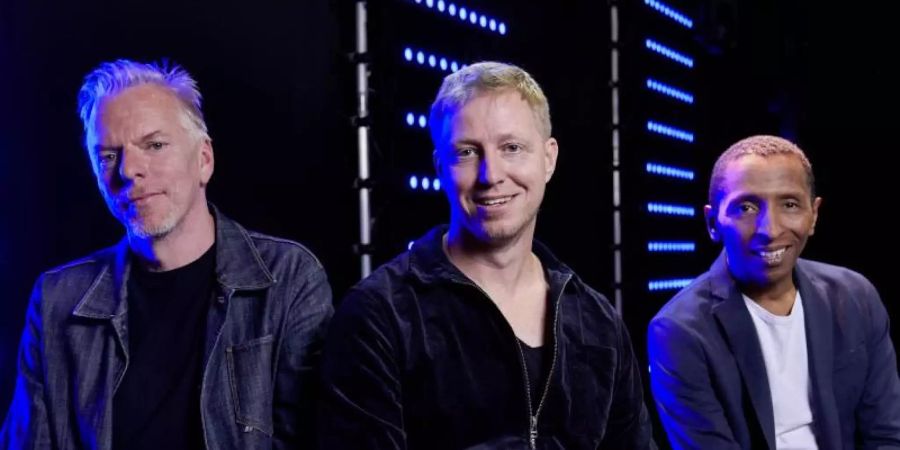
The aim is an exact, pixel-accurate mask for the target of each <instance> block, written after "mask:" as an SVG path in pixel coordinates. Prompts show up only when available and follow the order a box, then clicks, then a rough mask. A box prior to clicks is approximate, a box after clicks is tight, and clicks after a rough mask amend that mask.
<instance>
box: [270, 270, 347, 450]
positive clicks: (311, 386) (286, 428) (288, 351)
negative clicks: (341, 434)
mask: <svg viewBox="0 0 900 450" xmlns="http://www.w3.org/2000/svg"><path fill="white" fill-rule="evenodd" d="M300 283H301V287H300V289H299V290H298V292H297V294H296V298H295V299H294V301H293V302H292V304H291V309H290V310H289V312H288V317H289V319H288V324H287V326H286V329H285V330H284V344H283V348H282V349H281V353H280V354H279V356H278V362H277V370H276V373H275V392H274V398H273V419H274V431H275V432H274V440H273V443H274V447H275V448H278V449H281V448H311V447H314V446H315V440H314V439H312V438H311V436H314V433H315V420H314V419H315V410H316V406H315V404H316V401H317V399H316V394H317V385H318V371H317V370H318V368H319V361H320V359H321V353H322V346H323V342H324V339H325V333H326V331H327V327H328V323H329V321H330V319H331V316H332V314H333V310H334V309H333V306H332V301H331V287H330V286H329V284H328V279H327V277H326V275H325V271H324V269H322V267H321V266H317V267H316V268H315V269H314V270H313V271H311V272H310V273H309V274H308V275H307V277H306V279H305V280H302V281H300ZM301 444H302V445H301Z"/></svg>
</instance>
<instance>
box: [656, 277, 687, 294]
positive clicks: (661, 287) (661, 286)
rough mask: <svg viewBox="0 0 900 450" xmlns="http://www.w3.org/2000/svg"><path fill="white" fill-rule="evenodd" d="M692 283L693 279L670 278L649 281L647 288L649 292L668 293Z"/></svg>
mask: <svg viewBox="0 0 900 450" xmlns="http://www.w3.org/2000/svg"><path fill="white" fill-rule="evenodd" d="M692 281H694V279H693V278H672V279H668V280H650V282H648V283H647V288H648V289H650V290H651V291H670V290H675V289H681V288H683V287H685V286H687V285H689V284H691V282H692Z"/></svg>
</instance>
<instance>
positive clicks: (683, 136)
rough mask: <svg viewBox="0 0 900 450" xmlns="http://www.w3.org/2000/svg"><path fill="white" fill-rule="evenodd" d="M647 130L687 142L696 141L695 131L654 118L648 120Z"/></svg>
mask: <svg viewBox="0 0 900 450" xmlns="http://www.w3.org/2000/svg"><path fill="white" fill-rule="evenodd" d="M647 131H650V132H653V133H656V134H660V135H663V136H666V137H669V138H672V139H678V140H680V141H685V142H694V133H691V132H690V131H686V130H682V129H680V128H675V127H673V126H671V125H664V124H661V123H659V122H654V121H652V120H648V121H647Z"/></svg>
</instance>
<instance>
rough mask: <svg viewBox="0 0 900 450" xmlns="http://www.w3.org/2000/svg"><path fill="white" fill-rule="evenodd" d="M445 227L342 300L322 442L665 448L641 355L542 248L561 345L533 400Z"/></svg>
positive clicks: (603, 303)
mask: <svg viewBox="0 0 900 450" xmlns="http://www.w3.org/2000/svg"><path fill="white" fill-rule="evenodd" d="M445 231H446V227H438V228H435V229H433V230H432V231H431V232H430V233H428V235H426V236H425V237H423V238H422V239H419V240H418V241H416V243H415V244H413V247H412V250H411V251H410V252H408V253H405V254H403V255H401V256H399V257H398V258H396V259H394V260H393V261H391V262H389V263H387V264H385V265H384V266H382V267H381V268H379V269H378V270H376V271H375V272H374V273H373V274H372V275H371V276H370V277H369V278H367V279H366V280H364V281H362V282H361V283H360V284H358V285H357V286H356V287H354V288H353V289H352V290H351V291H350V292H349V293H348V295H347V297H346V298H345V300H344V301H343V302H342V303H341V305H340V307H339V308H338V312H337V313H336V315H335V317H334V321H333V322H332V325H331V329H330V331H329V334H328V339H327V341H326V344H325V353H324V357H323V361H322V371H321V372H322V379H323V383H324V387H323V392H322V394H321V395H322V401H321V402H320V408H321V409H320V415H319V417H318V419H317V420H318V423H319V430H320V431H319V438H320V448H321V449H322V450H343V449H348V450H350V449H353V450H356V449H385V450H387V449H390V450H401V449H428V450H451V449H453V450H455V449H470V450H472V449H479V450H482V449H483V450H487V449H492V450H494V449H528V448H531V449H542V450H544V449H547V450H549V449H554V450H557V449H568V450H575V449H585V450H587V449H590V450H596V449H622V450H647V449H652V448H655V445H654V444H653V442H652V439H651V429H650V419H649V416H648V414H647V409H646V407H645V406H644V399H643V391H642V385H641V376H640V372H639V370H638V364H637V359H636V358H635V355H634V352H633V351H632V347H631V341H630V339H629V336H628V332H627V331H626V329H625V326H624V324H623V322H622V319H621V318H620V317H619V315H618V314H617V313H616V310H615V309H614V308H613V306H612V305H611V304H610V303H609V302H608V301H607V300H606V299H605V298H604V297H603V296H602V295H600V294H599V293H597V292H596V291H594V290H593V289H591V288H590V287H588V286H587V285H586V284H585V283H584V282H582V281H581V279H580V278H579V277H578V276H577V275H575V273H574V272H572V270H571V269H569V268H568V267H567V266H565V265H564V264H562V263H561V262H559V261H558V260H557V259H556V258H555V257H553V255H552V254H551V253H550V252H549V251H548V250H547V249H546V248H544V247H543V246H542V245H541V244H539V243H537V242H535V243H534V246H533V251H534V253H535V254H536V255H537V256H538V258H540V260H541V263H542V264H543V266H544V268H545V269H546V277H547V281H548V283H549V299H550V302H549V304H548V313H547V315H548V320H549V321H551V322H550V323H551V324H552V326H551V327H548V328H549V330H550V332H551V333H552V335H553V339H552V340H549V339H548V342H547V344H548V345H550V346H552V347H553V348H552V353H549V357H548V359H547V360H546V361H547V364H548V365H549V366H550V368H549V371H550V376H549V382H548V383H547V384H545V385H544V386H542V388H541V389H540V390H539V392H541V394H539V397H538V398H536V399H531V398H530V393H529V390H528V388H527V387H526V385H527V384H528V383H530V381H529V380H528V378H527V372H526V369H525V362H524V357H523V355H522V352H521V349H520V348H519V346H518V345H517V343H516V336H515V334H514V332H513V330H512V328H511V327H510V326H509V323H508V322H507V321H506V319H505V318H504V317H503V315H502V313H501V312H500V310H499V309H498V308H497V307H496V306H495V305H494V303H493V302H492V301H491V299H490V298H489V297H488V296H487V294H485V293H484V291H483V290H481V289H480V288H479V287H478V286H477V285H476V284H475V283H474V282H472V281H471V280H470V279H468V278H467V277H466V276H465V275H463V274H462V272H460V271H459V269H457V268H456V267H455V266H454V265H453V264H452V263H451V262H450V261H449V260H448V259H447V257H446V256H445V254H444V251H443V250H442V245H441V239H442V236H443V234H444V232H445ZM529 404H533V405H536V407H534V408H531V407H529Z"/></svg>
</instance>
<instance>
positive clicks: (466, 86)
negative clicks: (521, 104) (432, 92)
mask: <svg viewBox="0 0 900 450" xmlns="http://www.w3.org/2000/svg"><path fill="white" fill-rule="evenodd" d="M507 89H510V90H512V91H514V92H518V93H519V95H521V96H522V99H523V100H525V102H527V103H528V106H530V107H531V110H532V112H533V113H534V116H535V119H537V123H538V127H539V128H540V129H539V130H538V131H540V133H541V136H543V137H544V139H548V138H550V133H551V131H552V125H551V124H550V105H549V104H548V103H547V97H546V96H545V95H544V91H543V90H541V86H540V85H539V84H538V83H537V81H535V80H534V78H532V77H531V75H529V74H528V72H526V71H524V70H522V69H521V68H519V67H517V66H514V65H512V64H505V63H500V62H493V61H485V62H479V63H475V64H472V65H470V66H466V67H464V68H463V69H461V70H459V71H456V72H454V73H451V74H450V75H447V77H446V78H444V82H443V84H441V89H440V90H439V91H438V94H437V98H436V99H435V100H434V103H433V104H432V105H431V114H430V117H429V124H430V128H431V140H432V141H433V142H434V145H435V147H438V146H440V142H438V141H439V140H440V139H441V137H442V136H441V133H442V132H443V122H444V119H446V117H447V116H448V115H451V114H453V113H454V112H456V111H457V110H458V109H459V108H462V107H463V106H465V104H466V103H468V102H469V101H470V100H472V99H473V98H474V97H475V96H477V95H479V94H483V93H486V92H499V91H503V90H507Z"/></svg>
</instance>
